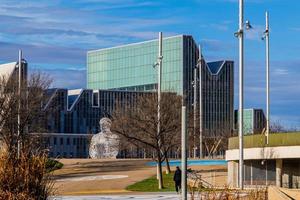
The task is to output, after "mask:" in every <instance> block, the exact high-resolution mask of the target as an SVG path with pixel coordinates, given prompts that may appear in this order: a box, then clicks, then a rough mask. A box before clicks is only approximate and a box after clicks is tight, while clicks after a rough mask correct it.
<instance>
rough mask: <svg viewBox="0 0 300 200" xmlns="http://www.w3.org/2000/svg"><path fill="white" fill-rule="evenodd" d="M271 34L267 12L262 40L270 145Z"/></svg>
mask: <svg viewBox="0 0 300 200" xmlns="http://www.w3.org/2000/svg"><path fill="white" fill-rule="evenodd" d="M269 37H270V32H269V13H268V12H266V30H265V32H264V36H263V38H262V39H264V40H265V41H266V118H267V120H266V144H269V133H270V51H269V49H270V43H269V41H270V39H269Z"/></svg>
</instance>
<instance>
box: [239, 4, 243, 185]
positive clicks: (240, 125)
mask: <svg viewBox="0 0 300 200" xmlns="http://www.w3.org/2000/svg"><path fill="white" fill-rule="evenodd" d="M238 38H239V115H238V116H239V188H240V189H244V168H243V167H244V147H243V124H244V123H243V122H244V121H243V115H244V110H243V109H244V0H239V30H238Z"/></svg>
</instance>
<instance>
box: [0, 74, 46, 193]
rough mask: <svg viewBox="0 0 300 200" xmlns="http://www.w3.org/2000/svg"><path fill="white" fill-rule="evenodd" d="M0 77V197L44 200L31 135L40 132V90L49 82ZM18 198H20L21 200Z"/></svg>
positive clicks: (40, 164) (39, 157) (41, 162)
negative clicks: (8, 196)
mask: <svg viewBox="0 0 300 200" xmlns="http://www.w3.org/2000/svg"><path fill="white" fill-rule="evenodd" d="M20 81H21V87H19V80H18V76H17V73H16V72H14V73H13V74H12V76H10V77H5V76H3V77H0V140H1V143H2V145H1V146H2V149H1V157H0V195H1V198H3V197H7V196H5V195H13V197H14V199H22V198H24V199H47V196H48V195H49V192H50V190H51V189H50V188H49V187H50V185H48V182H47V180H49V179H47V176H48V174H47V173H46V170H45V166H46V161H47V159H46V158H47V154H46V152H44V151H42V150H41V148H40V146H39V144H38V141H39V138H36V137H35V136H33V135H32V134H30V133H31V132H37V131H39V130H41V129H42V126H43V125H42V120H41V118H42V116H43V112H42V109H41V106H42V103H43V101H45V98H46V96H45V95H44V90H45V89H47V88H48V86H49V85H50V83H51V80H50V79H49V78H48V77H47V76H45V75H42V74H41V73H34V74H32V75H30V76H29V78H28V79H27V78H26V76H25V77H23V78H22V80H20ZM21 197H22V198H21Z"/></svg>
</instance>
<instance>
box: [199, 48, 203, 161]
mask: <svg viewBox="0 0 300 200" xmlns="http://www.w3.org/2000/svg"><path fill="white" fill-rule="evenodd" d="M198 70H199V158H200V159H201V158H203V147H202V145H203V135H202V133H203V131H202V129H203V126H202V115H203V113H202V49H201V45H199V60H198Z"/></svg>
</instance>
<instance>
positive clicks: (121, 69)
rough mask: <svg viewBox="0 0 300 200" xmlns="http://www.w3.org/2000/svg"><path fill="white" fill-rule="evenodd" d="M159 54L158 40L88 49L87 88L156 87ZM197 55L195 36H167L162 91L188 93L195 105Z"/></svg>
mask: <svg viewBox="0 0 300 200" xmlns="http://www.w3.org/2000/svg"><path fill="white" fill-rule="evenodd" d="M157 55H158V40H151V41H145V42H140V43H134V44H128V45H123V46H117V47H112V48H106V49H99V50H94V51H88V53H87V88H88V89H96V90H97V89H102V90H107V89H109V90H114V89H118V90H131V91H145V90H150V91H153V90H155V88H156V87H157V68H154V64H155V63H156V62H157ZM197 59H198V48H197V44H196V43H195V41H194V39H193V38H192V37H191V36H187V35H178V36H174V37H168V38H164V39H163V61H162V65H163V66H162V85H161V87H162V91H163V92H176V93H177V94H178V95H185V96H186V97H188V98H187V103H188V104H189V105H191V103H192V81H193V69H194V67H195V66H196V64H197Z"/></svg>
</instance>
